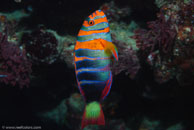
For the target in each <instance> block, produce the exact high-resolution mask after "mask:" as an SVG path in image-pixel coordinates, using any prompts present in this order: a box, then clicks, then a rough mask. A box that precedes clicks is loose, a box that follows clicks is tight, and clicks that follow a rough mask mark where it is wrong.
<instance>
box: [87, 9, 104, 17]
mask: <svg viewBox="0 0 194 130" xmlns="http://www.w3.org/2000/svg"><path fill="white" fill-rule="evenodd" d="M99 15H101V16H104V13H103V12H102V11H101V12H99V11H98V10H97V11H96V13H95V12H94V13H93V14H92V15H90V16H89V18H90V19H93V18H95V17H96V16H99Z"/></svg>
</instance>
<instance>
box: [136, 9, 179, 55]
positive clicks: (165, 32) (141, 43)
mask: <svg viewBox="0 0 194 130" xmlns="http://www.w3.org/2000/svg"><path fill="white" fill-rule="evenodd" d="M172 25H173V24H172V21H171V18H169V19H166V18H165V15H164V13H163V12H162V10H161V11H160V13H159V15H158V20H156V21H152V22H148V27H149V29H150V30H148V31H147V30H145V29H137V30H136V31H135V36H134V37H133V38H135V39H136V43H137V47H138V48H139V49H140V50H141V52H142V53H143V55H144V57H147V56H148V55H149V54H150V53H151V52H154V51H156V50H159V54H160V56H161V57H162V58H164V56H169V55H170V54H171V53H172V50H173V47H174V40H175V37H176V30H175V27H174V26H172Z"/></svg>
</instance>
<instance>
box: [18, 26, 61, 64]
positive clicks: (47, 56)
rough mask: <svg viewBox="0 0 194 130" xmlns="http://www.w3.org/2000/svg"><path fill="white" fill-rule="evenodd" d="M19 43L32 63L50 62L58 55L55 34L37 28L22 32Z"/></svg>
mask: <svg viewBox="0 0 194 130" xmlns="http://www.w3.org/2000/svg"><path fill="white" fill-rule="evenodd" d="M21 44H23V45H24V46H25V49H26V51H27V56H28V57H29V59H30V60H31V61H32V62H33V63H34V64H40V63H45V64H51V63H53V62H54V61H55V60H56V57H57V56H58V51H57V45H58V41H57V39H56V38H55V36H54V35H53V34H52V33H50V32H46V31H45V30H44V29H42V28H39V29H37V30H35V31H33V32H31V33H24V34H23V36H22V39H21Z"/></svg>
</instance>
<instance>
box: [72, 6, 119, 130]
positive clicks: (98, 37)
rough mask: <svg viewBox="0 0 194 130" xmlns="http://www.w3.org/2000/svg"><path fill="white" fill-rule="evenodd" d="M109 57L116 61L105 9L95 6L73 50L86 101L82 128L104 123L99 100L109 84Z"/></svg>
mask: <svg viewBox="0 0 194 130" xmlns="http://www.w3.org/2000/svg"><path fill="white" fill-rule="evenodd" d="M112 59H115V60H117V61H118V53H117V48H116V46H115V45H114V44H113V43H112V40H111V35H110V28H109V24H108V20H107V18H106V16H105V14H104V12H102V11H101V10H97V11H95V12H94V13H92V14H91V15H90V16H88V17H87V18H86V19H85V21H84V23H83V26H82V27H81V29H80V31H79V33H78V36H77V41H76V45H75V52H74V60H75V72H76V78H77V83H78V88H79V90H80V92H81V94H82V95H83V97H84V99H85V102H86V106H85V110H84V114H83V117H82V124H81V128H82V129H83V128H84V127H85V126H87V125H90V124H97V125H105V120H104V114H103V111H102V107H101V105H100V103H101V101H102V100H103V99H104V98H105V97H106V96H107V95H108V93H109V91H110V88H111V85H112V73H111V70H110V64H111V61H112Z"/></svg>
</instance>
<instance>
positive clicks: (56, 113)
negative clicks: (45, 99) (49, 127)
mask: <svg viewBox="0 0 194 130" xmlns="http://www.w3.org/2000/svg"><path fill="white" fill-rule="evenodd" d="M38 116H39V117H40V118H41V119H42V120H43V121H44V122H45V121H48V120H51V121H53V122H55V123H56V124H57V125H59V126H63V125H64V124H65V122H66V118H65V117H66V116H67V106H66V100H62V101H61V102H60V103H59V105H57V106H56V107H55V108H53V109H51V110H48V111H45V112H41V113H39V114H38ZM45 119H46V120H45Z"/></svg>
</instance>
